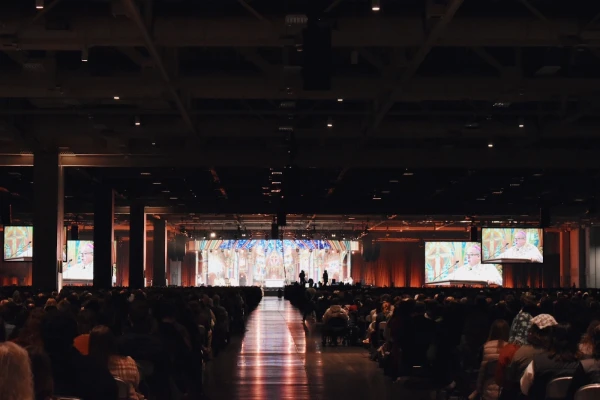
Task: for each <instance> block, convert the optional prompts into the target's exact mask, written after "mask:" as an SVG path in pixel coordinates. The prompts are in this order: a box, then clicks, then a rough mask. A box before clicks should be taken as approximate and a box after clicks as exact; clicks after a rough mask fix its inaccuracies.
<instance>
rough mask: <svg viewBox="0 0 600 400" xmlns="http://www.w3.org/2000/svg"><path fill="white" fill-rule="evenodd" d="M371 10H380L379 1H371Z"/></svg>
mask: <svg viewBox="0 0 600 400" xmlns="http://www.w3.org/2000/svg"><path fill="white" fill-rule="evenodd" d="M371 10H373V11H379V10H381V0H371Z"/></svg>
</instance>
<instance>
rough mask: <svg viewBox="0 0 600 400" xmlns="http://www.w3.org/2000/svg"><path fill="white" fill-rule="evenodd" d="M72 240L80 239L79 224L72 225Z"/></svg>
mask: <svg viewBox="0 0 600 400" xmlns="http://www.w3.org/2000/svg"><path fill="white" fill-rule="evenodd" d="M71 240H79V225H71Z"/></svg>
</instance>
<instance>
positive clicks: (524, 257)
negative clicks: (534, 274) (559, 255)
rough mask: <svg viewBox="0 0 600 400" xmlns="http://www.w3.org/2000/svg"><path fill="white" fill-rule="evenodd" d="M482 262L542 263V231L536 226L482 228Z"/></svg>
mask: <svg viewBox="0 0 600 400" xmlns="http://www.w3.org/2000/svg"><path fill="white" fill-rule="evenodd" d="M481 238H482V240H481V242H482V247H483V262H484V263H543V262H544V231H543V229H538V228H533V229H531V228H528V229H523V228H483V229H482V231H481Z"/></svg>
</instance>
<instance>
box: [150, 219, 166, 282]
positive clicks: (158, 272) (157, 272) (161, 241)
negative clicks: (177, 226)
mask: <svg viewBox="0 0 600 400" xmlns="http://www.w3.org/2000/svg"><path fill="white" fill-rule="evenodd" d="M153 223H154V268H153V271H152V272H153V274H152V275H153V276H152V286H166V283H167V282H166V275H167V221H166V220H164V219H155V220H154V221H153Z"/></svg>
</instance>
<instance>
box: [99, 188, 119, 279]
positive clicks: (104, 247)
mask: <svg viewBox="0 0 600 400" xmlns="http://www.w3.org/2000/svg"><path fill="white" fill-rule="evenodd" d="M114 221H115V192H114V190H112V188H109V187H106V186H103V185H101V186H99V187H98V188H97V189H96V191H95V196H94V287H95V288H102V289H108V288H110V287H112V265H113V262H114V260H113V245H114V240H115V235H114Z"/></svg>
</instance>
